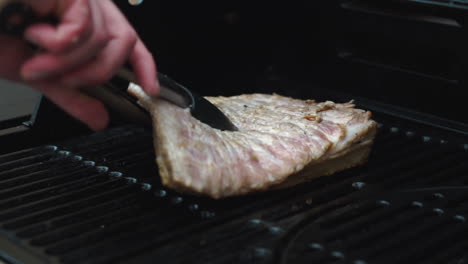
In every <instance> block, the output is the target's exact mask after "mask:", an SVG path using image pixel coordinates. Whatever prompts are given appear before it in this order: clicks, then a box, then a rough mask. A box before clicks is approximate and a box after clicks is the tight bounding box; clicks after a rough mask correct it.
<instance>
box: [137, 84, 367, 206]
mask: <svg viewBox="0 0 468 264" xmlns="http://www.w3.org/2000/svg"><path fill="white" fill-rule="evenodd" d="M130 92H131V93H132V94H134V95H135V96H137V98H138V99H139V100H140V102H141V103H142V105H143V106H144V107H145V108H146V109H147V110H148V111H149V112H150V113H151V116H152V118H153V122H154V133H155V136H154V144H155V149H156V153H157V158H156V161H157V164H158V167H159V174H160V176H161V178H162V182H163V184H164V185H166V186H168V187H171V188H173V189H176V190H179V191H183V192H190V193H196V194H202V195H208V196H211V197H213V198H221V197H227V196H234V195H241V194H246V193H250V192H254V191H261V190H268V189H272V188H283V187H288V186H292V185H296V184H299V183H302V182H305V181H307V180H310V179H312V178H315V177H318V176H322V175H329V174H332V173H334V172H337V171H340V170H343V169H346V168H350V167H353V166H356V165H359V164H362V163H364V162H365V161H366V160H367V157H368V154H369V152H370V149H371V145H372V142H373V138H374V136H375V132H376V123H375V122H374V121H372V120H371V113H370V112H366V111H364V110H360V109H356V108H354V105H353V104H352V103H345V104H336V103H333V102H330V101H327V102H322V103H316V102H315V101H313V100H306V101H303V100H296V99H292V98H288V97H283V96H279V95H267V94H250V95H240V96H233V97H207V99H208V100H209V101H211V102H212V103H213V104H215V105H216V106H217V107H218V108H219V109H221V111H223V112H224V113H225V114H226V116H227V117H228V118H229V119H230V120H231V121H232V122H233V124H234V125H236V126H237V127H238V128H239V131H235V132H232V131H220V130H217V129H214V128H211V127H210V126H208V125H206V124H204V123H201V122H200V121H198V120H197V119H195V118H193V117H192V116H191V115H190V112H189V110H188V109H181V108H179V107H177V106H175V105H172V104H171V103H168V102H166V101H163V100H151V99H149V98H148V97H147V96H146V95H145V94H144V93H143V92H142V90H141V89H139V88H138V87H136V86H134V87H131V88H130Z"/></svg>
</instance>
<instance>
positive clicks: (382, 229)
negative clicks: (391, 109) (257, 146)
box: [0, 116, 468, 264]
mask: <svg viewBox="0 0 468 264" xmlns="http://www.w3.org/2000/svg"><path fill="white" fill-rule="evenodd" d="M376 119H377V120H378V121H379V122H380V126H379V133H378V136H377V138H376V143H375V146H374V149H373V152H372V154H371V157H370V160H369V162H368V163H367V164H366V165H365V166H361V167H359V168H354V169H350V170H347V171H344V172H341V173H337V174H335V175H332V176H329V177H322V178H319V179H316V180H314V181H312V182H310V183H307V184H303V185H300V186H297V187H294V188H290V189H286V190H279V191H272V192H266V193H260V194H254V195H249V196H245V197H237V198H229V199H224V200H211V199H207V198H201V197H193V196H187V195H181V194H178V193H176V192H174V191H171V190H169V189H166V188H164V187H163V186H162V185H161V184H160V182H159V179H158V177H157V168H156V165H155V162H154V153H153V147H152V137H151V132H150V131H147V130H144V129H142V128H138V127H119V128H113V129H110V130H108V131H105V132H101V133H96V134H93V135H91V136H87V137H84V138H77V139H72V140H68V141H65V142H60V143H57V144H54V145H48V146H40V147H35V148H31V149H25V150H21V151H17V152H14V153H9V154H5V155H2V156H0V224H1V228H0V263H1V261H4V262H6V263H10V262H11V263H156V262H157V263H353V264H365V263H368V264H372V263H468V253H467V252H468V250H467V249H468V239H467V236H468V223H467V221H466V218H465V217H468V187H467V183H468V162H467V158H468V152H467V149H468V147H467V146H468V145H464V144H463V142H462V141H460V138H461V139H462V140H463V137H459V138H456V139H455V138H452V137H450V136H447V137H446V138H441V137H437V136H433V134H434V135H438V134H440V133H439V132H437V131H436V130H430V129H428V128H424V130H423V131H422V132H421V131H418V130H417V129H414V128H415V127H418V126H417V125H414V124H413V123H410V122H400V121H399V122H394V121H393V120H392V119H391V118H386V117H384V116H380V117H376ZM442 134H444V133H442ZM447 135H448V134H447Z"/></svg>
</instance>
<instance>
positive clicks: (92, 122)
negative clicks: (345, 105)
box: [33, 83, 109, 131]
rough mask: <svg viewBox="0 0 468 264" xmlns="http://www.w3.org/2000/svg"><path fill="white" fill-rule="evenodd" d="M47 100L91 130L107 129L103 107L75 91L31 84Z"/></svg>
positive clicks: (105, 111) (48, 84) (106, 118)
mask: <svg viewBox="0 0 468 264" xmlns="http://www.w3.org/2000/svg"><path fill="white" fill-rule="evenodd" d="M33 86H34V87H35V88H36V89H38V90H39V91H41V92H42V93H43V94H44V95H45V96H47V98H49V99H50V100H51V101H52V102H54V103H55V104H57V105H58V106H59V107H60V108H62V109H64V110H65V111H66V112H67V113H68V114H70V115H71V116H73V117H74V118H76V119H78V120H80V121H81V122H83V123H85V124H87V125H88V126H89V127H90V128H91V129H92V130H95V131H99V130H103V129H104V128H106V127H107V125H108V123H109V114H108V112H107V110H106V108H105V107H104V105H103V104H102V103H101V102H100V101H98V100H96V99H94V98H91V97H89V96H86V95H84V94H82V93H80V92H79V91H78V90H75V89H63V87H61V86H56V85H53V84H52V85H51V84H50V83H41V84H37V83H36V84H33Z"/></svg>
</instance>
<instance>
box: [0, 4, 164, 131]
mask: <svg viewBox="0 0 468 264" xmlns="http://www.w3.org/2000/svg"><path fill="white" fill-rule="evenodd" d="M23 2H26V3H28V4H29V5H31V6H32V7H33V9H34V10H35V11H36V12H37V13H38V14H39V15H41V16H48V15H53V16H55V17H57V18H58V19H59V24H58V25H55V26H54V25H49V24H35V25H32V26H30V27H29V28H27V29H26V31H25V33H24V36H23V37H24V39H26V40H27V41H29V42H32V43H34V44H35V45H37V46H40V47H41V51H40V52H39V53H37V52H36V53H34V52H33V51H32V50H31V49H30V47H29V46H28V45H27V43H26V41H25V40H23V39H21V38H15V37H10V36H5V35H0V78H6V79H10V80H13V81H19V82H23V83H26V84H28V85H29V86H31V87H33V88H34V89H37V90H39V91H40V92H42V93H43V94H44V95H45V96H47V97H48V98H49V99H50V100H52V101H53V102H54V103H55V104H57V105H58V106H59V107H61V108H62V109H64V110H65V111H66V112H68V113H69V114H70V115H71V116H73V117H75V118H76V119H78V120H80V121H82V122H83V123H85V124H87V125H88V126H89V127H90V128H91V129H93V130H102V129H104V128H105V127H106V126H107V124H108V122H109V116H108V112H107V110H106V109H105V107H104V106H103V104H102V103H101V102H99V101H98V100H96V99H94V98H91V97H88V96H86V95H84V94H83V93H81V92H80V90H79V88H80V87H84V86H96V85H99V84H102V83H104V82H106V81H108V80H109V79H110V78H111V77H112V76H113V75H114V74H115V73H116V72H117V71H118V70H119V69H121V67H122V65H123V64H124V63H126V62H129V63H130V64H131V65H132V67H133V69H134V71H135V74H136V76H137V78H138V81H139V84H140V85H141V86H142V87H143V89H144V90H145V92H146V93H148V94H150V95H156V94H158V92H159V86H158V82H157V80H156V65H155V62H154V59H153V57H152V55H151V53H150V52H149V51H148V49H147V48H146V47H145V45H144V44H143V42H142V41H141V39H140V38H139V37H138V35H137V33H136V32H135V30H134V29H133V27H132V26H131V25H130V24H129V22H128V21H127V20H126V18H125V17H124V16H123V14H122V13H121V12H120V10H119V9H118V8H117V7H116V6H115V5H114V3H112V1H111V0H23Z"/></svg>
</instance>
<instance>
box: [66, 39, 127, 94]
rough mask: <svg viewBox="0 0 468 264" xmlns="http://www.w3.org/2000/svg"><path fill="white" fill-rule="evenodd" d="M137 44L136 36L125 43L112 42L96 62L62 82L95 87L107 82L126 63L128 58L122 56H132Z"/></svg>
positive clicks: (68, 75) (67, 76)
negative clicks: (131, 53)
mask: <svg viewBox="0 0 468 264" xmlns="http://www.w3.org/2000/svg"><path fill="white" fill-rule="evenodd" d="M135 42H136V36H133V37H132V36H127V38H126V40H125V41H122V40H116V39H114V40H112V41H111V42H110V43H109V44H108V45H107V47H106V48H105V49H104V50H103V51H102V53H101V54H100V55H99V57H98V58H97V59H96V60H94V61H93V62H91V63H89V64H87V65H85V66H83V67H81V68H80V69H79V70H77V71H74V72H72V73H70V74H67V75H65V76H64V77H63V79H62V82H63V83H66V84H69V85H71V86H95V85H99V84H102V83H104V82H106V81H107V80H109V79H110V78H112V76H113V75H114V74H115V73H116V72H117V71H118V70H119V69H120V68H121V67H122V64H124V63H125V60H126V56H120V55H124V54H130V52H131V51H132V50H133V48H134V46H135ZM115 54H119V56H116V55H115Z"/></svg>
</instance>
